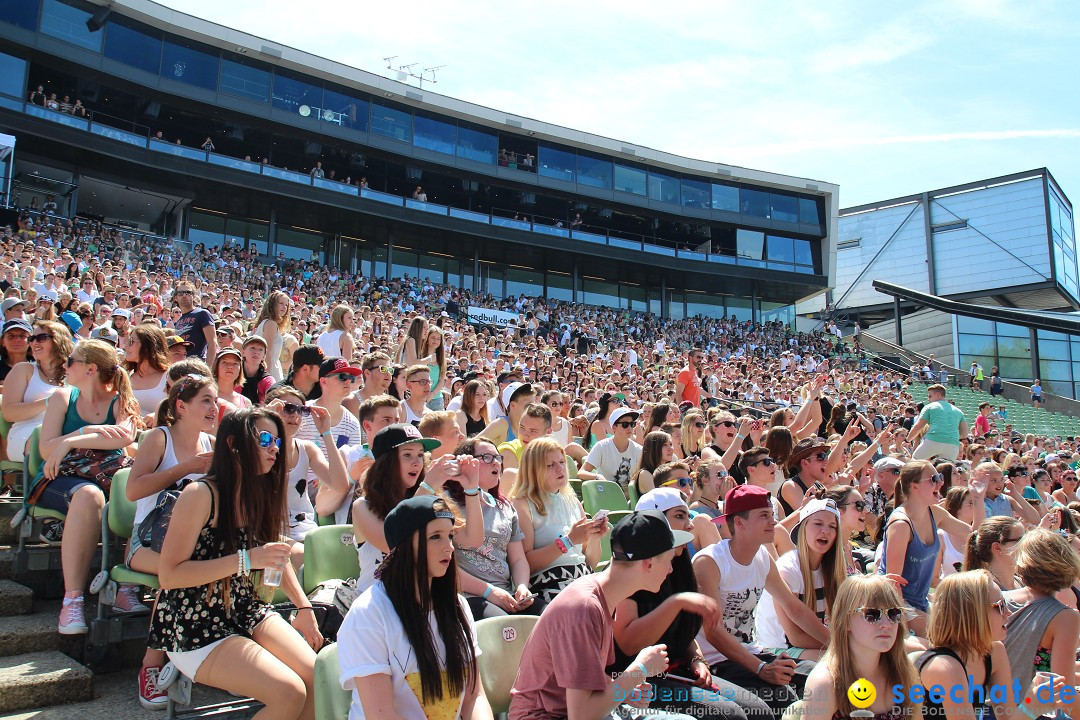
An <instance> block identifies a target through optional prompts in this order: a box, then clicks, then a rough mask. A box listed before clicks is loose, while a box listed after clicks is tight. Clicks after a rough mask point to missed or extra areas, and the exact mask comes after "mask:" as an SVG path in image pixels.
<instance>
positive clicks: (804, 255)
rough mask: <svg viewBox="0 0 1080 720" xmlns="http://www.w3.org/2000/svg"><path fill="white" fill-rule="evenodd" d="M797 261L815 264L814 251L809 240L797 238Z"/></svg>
mask: <svg viewBox="0 0 1080 720" xmlns="http://www.w3.org/2000/svg"><path fill="white" fill-rule="evenodd" d="M795 262H796V263H797V264H799V265H810V266H813V264H814V251H813V248H812V247H811V245H810V241H809V240H799V239H796V240H795Z"/></svg>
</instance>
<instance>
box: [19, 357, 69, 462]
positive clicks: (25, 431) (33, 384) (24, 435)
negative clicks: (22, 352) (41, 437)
mask: <svg viewBox="0 0 1080 720" xmlns="http://www.w3.org/2000/svg"><path fill="white" fill-rule="evenodd" d="M30 365H31V366H32V367H33V369H34V371H33V372H32V373H30V380H29V381H28V382H27V383H26V390H25V391H24V392H23V399H22V401H23V402H35V401H37V400H42V399H44V398H47V397H50V396H51V395H52V394H53V393H54V392H56V391H57V390H59V389H60V386H59V385H50V384H49V383H47V382H45V380H44V379H43V378H42V377H41V368H39V367H38V364H37V363H36V362H31V363H30ZM44 419H45V411H44V410H42V411H41V412H40V413H39V414H37V415H35V416H34V417H32V418H28V419H26V420H19V421H18V422H14V423H12V424H11V429H10V430H8V441H7V442H8V446H7V453H8V459H9V460H15V461H21V460H22V459H23V457H24V456H25V454H26V441H27V440H29V439H30V436H31V435H33V434H34V428H36V427H39V426H40V425H41V421H42V420H44Z"/></svg>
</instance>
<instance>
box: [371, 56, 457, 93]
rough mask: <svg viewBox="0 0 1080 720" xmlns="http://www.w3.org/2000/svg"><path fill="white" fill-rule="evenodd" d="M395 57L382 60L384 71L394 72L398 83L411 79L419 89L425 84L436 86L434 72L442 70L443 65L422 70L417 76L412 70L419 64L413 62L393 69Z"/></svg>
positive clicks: (436, 81)
mask: <svg viewBox="0 0 1080 720" xmlns="http://www.w3.org/2000/svg"><path fill="white" fill-rule="evenodd" d="M397 57H398V56H397V55H391V56H389V57H384V58H383V60H385V61H386V69H387V70H393V71H394V72H396V73H397V74H398V78H397V79H398V80H399V81H401V82H406V79H407V78H412V79H414V80H416V81H417V84H418V85H419V86H420V87H421V88H423V87H424V83H425V82H428V83H431V84H432V85H435V84H437V83H438V82H439V81H438V80H437V79H436V78H435V72H436V71H438V70H441V69H443V68H444V67H446V66H445V65H434V66H432V67H426V68H423V69H422V70H421V71H420V72H419V74H418V73H416V72H414V71H413V68H415V67H416V66H417V65H419V64H420V63H418V62H414V63H408V64H402V65H398V66H397V67H394V62H393V61H394V60H395V59H397ZM429 73H430V77H429Z"/></svg>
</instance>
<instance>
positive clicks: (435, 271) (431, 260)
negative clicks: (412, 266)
mask: <svg viewBox="0 0 1080 720" xmlns="http://www.w3.org/2000/svg"><path fill="white" fill-rule="evenodd" d="M394 254H395V255H397V253H394ZM418 264H419V267H418V268H417V272H418V273H419V275H418V277H420V278H421V279H422V280H430V281H431V282H433V283H435V284H436V285H442V282H443V275H444V274H445V273H446V258H441V257H433V256H431V255H421V256H420V258H419V261H418Z"/></svg>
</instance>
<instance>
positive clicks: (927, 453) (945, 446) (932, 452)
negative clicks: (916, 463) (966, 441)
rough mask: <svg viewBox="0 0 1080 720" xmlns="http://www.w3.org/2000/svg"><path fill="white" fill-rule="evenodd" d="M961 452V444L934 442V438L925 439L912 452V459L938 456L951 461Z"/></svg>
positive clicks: (926, 458)
mask: <svg viewBox="0 0 1080 720" xmlns="http://www.w3.org/2000/svg"><path fill="white" fill-rule="evenodd" d="M959 454H960V446H959V445H950V444H949V443H941V442H934V441H933V440H926V439H924V440H923V441H922V442H921V443H919V447H917V448H915V452H913V453H911V459H912V460H929V459H930V458H932V457H938V458H942V459H944V460H950V461H951V460H955V459H956V456H957V455H959Z"/></svg>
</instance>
